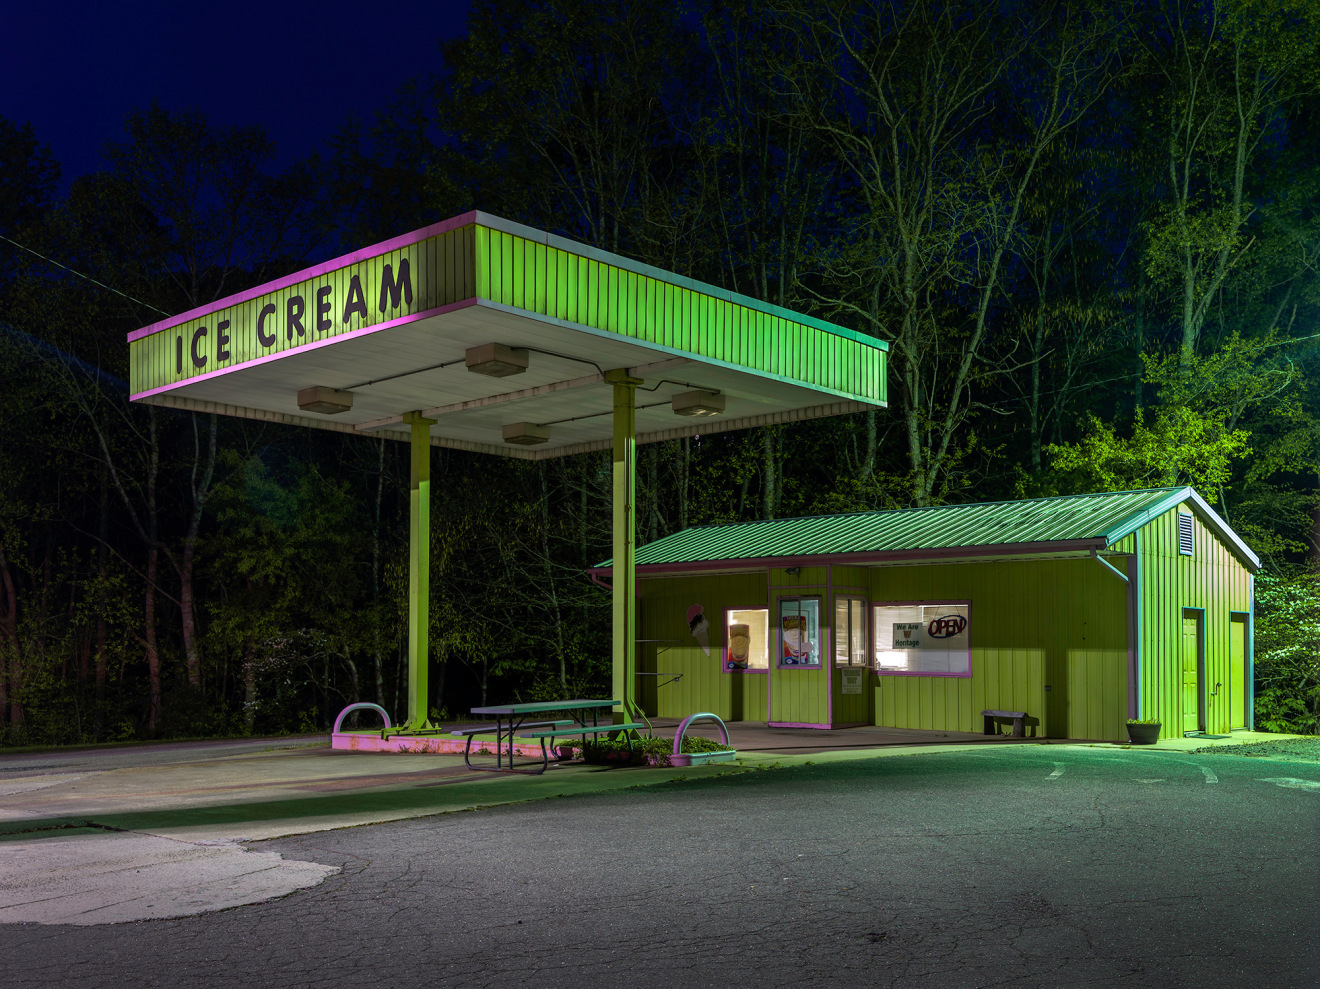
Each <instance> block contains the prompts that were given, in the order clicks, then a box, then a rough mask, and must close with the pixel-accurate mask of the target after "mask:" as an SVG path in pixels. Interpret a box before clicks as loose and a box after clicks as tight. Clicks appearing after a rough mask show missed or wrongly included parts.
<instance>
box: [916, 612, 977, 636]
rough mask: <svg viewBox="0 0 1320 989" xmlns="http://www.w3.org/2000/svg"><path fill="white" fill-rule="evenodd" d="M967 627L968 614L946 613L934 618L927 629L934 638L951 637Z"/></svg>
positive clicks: (928, 633)
mask: <svg viewBox="0 0 1320 989" xmlns="http://www.w3.org/2000/svg"><path fill="white" fill-rule="evenodd" d="M966 627H967V616H966V615H945V616H943V617H942V618H934V619H932V620H931V623H930V625H929V626H928V627H927V629H926V634H927V635H929V636H930V637H931V638H932V639H951V638H953V637H954V636H955V635H958V634H959V633H961V632H962V630H963V629H965V628H966Z"/></svg>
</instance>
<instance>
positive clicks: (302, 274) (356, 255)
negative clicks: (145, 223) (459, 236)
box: [128, 210, 478, 380]
mask: <svg viewBox="0 0 1320 989" xmlns="http://www.w3.org/2000/svg"><path fill="white" fill-rule="evenodd" d="M477 217H478V211H477V210H470V211H469V212H467V213H464V214H462V215H461V216H455V217H451V218H450V219H448V220H441V221H440V222H439V223H433V224H431V225H430V226H429V227H422V229H421V230H413V231H411V232H409V233H406V234H400V235H399V236H397V237H392V238H390V239H389V240H383V241H381V242H380V243H379V244H372V245H371V246H370V247H363V248H361V249H360V250H356V251H352V252H351V253H349V254H343V255H340V256H339V257H337V258H332V259H331V260H329V261H323V262H321V263H320V264H314V265H312V266H311V267H310V268H303V269H302V270H301V271H295V272H294V273H293V274H291V275H285V276H284V277H283V278H277V279H275V281H273V282H265V283H264V284H261V285H257V286H255V287H253V288H249V289H245V290H244V291H242V292H239V293H237V294H236V295H229V296H226V297H225V298H223V299H220V300H218V301H216V302H208V303H207V304H206V305H204V306H198V307H197V308H196V309H189V310H188V311H187V312H186V313H180V314H179V315H178V316H170V317H169V318H168V319H162V320H160V321H159V322H156V323H152V324H151V325H150V326H144V327H142V329H140V330H134V331H133V332H132V333H130V334H129V335H128V342H129V343H132V342H133V341H134V340H141V339H142V338H143V337H148V336H151V334H153V333H159V332H160V331H161V330H168V329H169V328H170V327H171V326H177V325H178V324H180V323H186V322H188V321H189V320H191V319H197V318H199V317H201V316H206V315H209V314H210V313H213V312H219V311H220V310H221V309H228V308H230V307H231V306H237V305H241V304H242V303H244V302H251V301H252V300H253V299H256V298H259V297H260V296H263V295H267V294H269V293H271V292H278V291H279V290H280V289H282V288H288V287H289V286H290V285H297V284H298V283H299V282H305V281H307V280H309V279H312V278H319V277H320V276H322V275H326V274H329V273H330V272H332V271H338V270H339V269H340V268H346V267H348V266H349V265H350V264H357V263H358V262H359V261H369V260H371V259H372V258H374V257H379V256H380V255H382V254H388V253H389V252H390V251H397V250H398V249H399V248H401V247H408V246H409V245H411V244H417V243H420V242H421V241H424V240H427V239H429V238H431V237H438V236H439V235H440V234H443V233H448V232H449V231H450V230H457V229H458V228H459V227H466V226H471V225H472V224H474V223H476V222H477ZM193 380H196V379H193Z"/></svg>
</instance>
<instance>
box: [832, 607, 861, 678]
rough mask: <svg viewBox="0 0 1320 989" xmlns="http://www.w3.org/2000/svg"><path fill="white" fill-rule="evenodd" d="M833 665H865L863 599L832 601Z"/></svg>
mask: <svg viewBox="0 0 1320 989" xmlns="http://www.w3.org/2000/svg"><path fill="white" fill-rule="evenodd" d="M834 665H835V666H865V665H867V657H866V600H865V599H864V598H848V597H836V598H835V599H834Z"/></svg>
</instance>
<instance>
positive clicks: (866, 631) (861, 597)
mask: <svg viewBox="0 0 1320 989" xmlns="http://www.w3.org/2000/svg"><path fill="white" fill-rule="evenodd" d="M840 601H860V602H862V635H863V636H864V637H865V641H864V642H863V643H862V660H861V662H860V663H840V662H839V652H838V649H839V629H838V628H837V627H836V619H837V617H838V610H839V602H840ZM870 612H871V602H870V598H868V597H867V596H866V595H865V594H853V593H847V592H845V593H843V594H839V593H838V592H835V594H834V610H833V613H832V614H831V616H830V666H832V667H833V668H834V669H836V670H865V669H870V668H871V667H872V666H873V665H874V664H872V662H871V624H872V621H871V614H870Z"/></svg>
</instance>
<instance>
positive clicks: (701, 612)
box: [687, 604, 710, 656]
mask: <svg viewBox="0 0 1320 989" xmlns="http://www.w3.org/2000/svg"><path fill="white" fill-rule="evenodd" d="M687 621H688V633H689V634H690V635H691V636H692V638H694V639H696V640H697V645H699V646H701V651H702V652H704V653H705V654H706V655H707V656H709V655H710V622H709V621H707V620H706V609H705V608H704V607H702V606H701V605H699V604H694V605H693V606H692V607H690V608H688V610H687Z"/></svg>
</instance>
